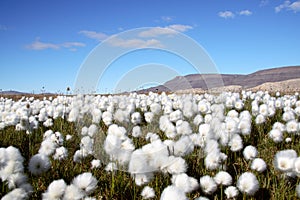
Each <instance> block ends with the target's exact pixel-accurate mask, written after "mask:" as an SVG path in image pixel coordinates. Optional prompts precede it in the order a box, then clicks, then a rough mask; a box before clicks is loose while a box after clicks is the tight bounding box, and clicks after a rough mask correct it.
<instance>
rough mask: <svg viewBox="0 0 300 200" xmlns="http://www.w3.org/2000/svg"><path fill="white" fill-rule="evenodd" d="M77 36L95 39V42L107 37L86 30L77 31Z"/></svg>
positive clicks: (103, 34)
mask: <svg viewBox="0 0 300 200" xmlns="http://www.w3.org/2000/svg"><path fill="white" fill-rule="evenodd" d="M79 34H82V35H84V36H86V37H88V38H91V39H95V40H97V41H103V40H105V39H106V38H108V37H109V35H106V34H105V33H101V32H96V31H88V30H82V31H79Z"/></svg>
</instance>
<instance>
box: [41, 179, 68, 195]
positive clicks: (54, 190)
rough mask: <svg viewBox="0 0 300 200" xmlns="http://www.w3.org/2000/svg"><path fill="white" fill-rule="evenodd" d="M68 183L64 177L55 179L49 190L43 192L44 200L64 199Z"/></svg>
mask: <svg viewBox="0 0 300 200" xmlns="http://www.w3.org/2000/svg"><path fill="white" fill-rule="evenodd" d="M66 187H67V184H66V183H65V181H64V180H63V179H60V180H55V181H53V182H52V183H50V185H49V186H48V188H47V191H46V192H45V193H43V194H42V197H43V200H53V199H62V197H63V195H64V193H65V190H66Z"/></svg>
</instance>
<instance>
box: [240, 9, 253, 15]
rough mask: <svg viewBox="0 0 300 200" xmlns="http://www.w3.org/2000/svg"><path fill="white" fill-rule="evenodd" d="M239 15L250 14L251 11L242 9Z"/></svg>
mask: <svg viewBox="0 0 300 200" xmlns="http://www.w3.org/2000/svg"><path fill="white" fill-rule="evenodd" d="M239 15H245V16H250V15H252V12H251V11H250V10H242V11H240V12H239Z"/></svg>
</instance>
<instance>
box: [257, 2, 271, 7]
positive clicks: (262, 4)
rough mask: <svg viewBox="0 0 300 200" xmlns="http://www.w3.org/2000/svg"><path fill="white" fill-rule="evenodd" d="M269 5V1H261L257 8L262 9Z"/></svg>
mask: <svg viewBox="0 0 300 200" xmlns="http://www.w3.org/2000/svg"><path fill="white" fill-rule="evenodd" d="M268 4H269V0H261V1H260V3H259V7H263V6H266V5H268Z"/></svg>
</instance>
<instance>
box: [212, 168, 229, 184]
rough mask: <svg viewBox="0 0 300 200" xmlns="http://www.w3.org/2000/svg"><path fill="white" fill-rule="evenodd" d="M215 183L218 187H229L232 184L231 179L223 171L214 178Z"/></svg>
mask: <svg viewBox="0 0 300 200" xmlns="http://www.w3.org/2000/svg"><path fill="white" fill-rule="evenodd" d="M214 180H215V182H216V183H217V184H218V185H227V186H228V185H231V183H232V177H231V175H230V174H229V173H228V172H225V171H219V172H218V173H217V174H216V175H215V177H214Z"/></svg>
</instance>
